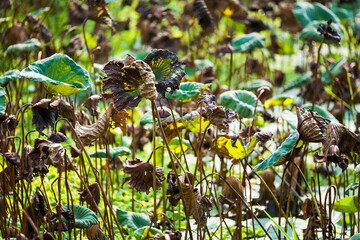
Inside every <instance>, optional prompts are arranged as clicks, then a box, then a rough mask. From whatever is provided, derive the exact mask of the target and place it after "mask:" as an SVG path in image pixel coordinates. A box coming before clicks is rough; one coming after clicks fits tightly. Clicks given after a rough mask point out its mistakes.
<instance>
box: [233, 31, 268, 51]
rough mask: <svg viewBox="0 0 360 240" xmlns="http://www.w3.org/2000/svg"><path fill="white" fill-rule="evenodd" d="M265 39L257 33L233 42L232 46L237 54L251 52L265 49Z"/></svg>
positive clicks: (240, 37) (244, 35) (241, 36)
mask: <svg viewBox="0 0 360 240" xmlns="http://www.w3.org/2000/svg"><path fill="white" fill-rule="evenodd" d="M264 39H265V37H264V36H263V35H261V34H260V33H257V32H253V33H249V34H243V35H240V36H238V37H236V38H235V39H234V40H233V42H232V46H233V47H234V49H235V52H238V53H241V52H250V51H252V50H254V49H255V48H265V42H264Z"/></svg>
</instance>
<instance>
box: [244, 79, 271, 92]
mask: <svg viewBox="0 0 360 240" xmlns="http://www.w3.org/2000/svg"><path fill="white" fill-rule="evenodd" d="M261 87H268V88H270V89H272V84H271V83H270V82H268V81H266V80H263V79H254V80H251V81H248V82H246V83H242V84H240V85H239V88H241V89H244V90H249V91H251V90H257V89H258V88H261Z"/></svg>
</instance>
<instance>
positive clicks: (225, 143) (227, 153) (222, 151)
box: [214, 136, 246, 159]
mask: <svg viewBox="0 0 360 240" xmlns="http://www.w3.org/2000/svg"><path fill="white" fill-rule="evenodd" d="M214 149H215V151H216V152H217V154H219V155H220V156H222V157H228V158H234V159H244V158H245V157H246V151H245V148H244V145H243V144H242V142H241V141H240V140H239V139H238V138H236V139H235V142H233V140H232V139H231V138H230V137H227V136H221V137H218V139H217V141H216V142H215V144H214Z"/></svg>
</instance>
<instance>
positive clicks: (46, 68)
mask: <svg viewBox="0 0 360 240" xmlns="http://www.w3.org/2000/svg"><path fill="white" fill-rule="evenodd" d="M20 76H21V77H24V78H28V79H30V80H33V81H39V82H42V83H43V85H44V87H45V89H46V90H47V91H48V92H49V93H50V94H53V95H56V94H58V93H60V94H61V95H63V96H69V95H72V94H75V93H78V92H81V91H84V90H86V89H87V88H88V87H90V85H91V83H90V78H89V73H88V72H87V71H86V70H85V69H84V68H83V67H81V66H80V65H78V64H77V63H76V62H74V61H73V60H72V59H71V58H69V57H68V56H67V55H63V54H59V53H57V54H54V55H52V56H51V57H48V58H45V59H42V60H39V61H36V62H35V63H33V64H30V65H29V66H28V67H27V68H25V69H24V70H22V71H21V72H20Z"/></svg>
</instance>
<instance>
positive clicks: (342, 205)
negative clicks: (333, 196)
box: [334, 195, 359, 213]
mask: <svg viewBox="0 0 360 240" xmlns="http://www.w3.org/2000/svg"><path fill="white" fill-rule="evenodd" d="M358 207H359V203H358V195H354V196H350V197H344V198H342V199H340V200H338V201H336V202H335V203H334V210H335V211H337V212H342V213H356V212H357V211H358Z"/></svg>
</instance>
